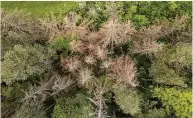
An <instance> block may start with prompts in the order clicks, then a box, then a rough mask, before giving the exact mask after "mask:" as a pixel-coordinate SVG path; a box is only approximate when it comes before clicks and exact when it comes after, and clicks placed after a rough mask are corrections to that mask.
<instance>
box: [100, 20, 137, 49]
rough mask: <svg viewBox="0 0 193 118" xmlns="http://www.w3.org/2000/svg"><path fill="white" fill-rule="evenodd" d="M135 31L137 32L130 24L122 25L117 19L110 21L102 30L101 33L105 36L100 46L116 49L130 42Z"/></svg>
mask: <svg viewBox="0 0 193 118" xmlns="http://www.w3.org/2000/svg"><path fill="white" fill-rule="evenodd" d="M134 31H135V30H134V28H133V27H132V25H131V23H130V22H128V23H127V24H121V23H119V22H118V20H117V19H110V20H109V21H108V22H107V23H106V24H105V25H104V26H103V27H102V28H101V29H100V33H101V34H103V38H102V39H101V41H100V44H101V45H102V46H103V47H107V46H110V47H114V46H117V45H119V44H123V43H125V42H127V41H129V40H130V38H131V35H132V34H133V32H134Z"/></svg>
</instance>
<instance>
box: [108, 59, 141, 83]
mask: <svg viewBox="0 0 193 118" xmlns="http://www.w3.org/2000/svg"><path fill="white" fill-rule="evenodd" d="M108 71H109V73H110V74H109V76H110V77H111V78H113V79H116V80H117V82H118V83H122V84H127V85H130V86H132V87H135V86H138V81H137V78H136V75H137V73H136V72H137V68H136V66H135V63H134V62H133V61H132V60H131V59H130V58H129V57H128V56H122V57H119V58H116V59H114V60H113V61H112V64H111V66H110V67H109V68H108Z"/></svg>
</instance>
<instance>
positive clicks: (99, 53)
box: [94, 45, 109, 60]
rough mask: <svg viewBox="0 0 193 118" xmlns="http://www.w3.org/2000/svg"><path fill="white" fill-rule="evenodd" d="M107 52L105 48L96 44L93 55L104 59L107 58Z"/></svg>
mask: <svg viewBox="0 0 193 118" xmlns="http://www.w3.org/2000/svg"><path fill="white" fill-rule="evenodd" d="M108 54H109V52H108V50H107V49H106V48H103V47H101V46H98V45H96V46H95V50H94V55H95V56H96V58H97V59H99V60H104V59H106V58H107V56H108Z"/></svg>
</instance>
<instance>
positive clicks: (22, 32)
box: [1, 9, 47, 40]
mask: <svg viewBox="0 0 193 118" xmlns="http://www.w3.org/2000/svg"><path fill="white" fill-rule="evenodd" d="M1 29H2V34H3V35H1V38H3V39H5V38H6V37H3V36H9V33H10V31H11V32H14V33H15V34H16V35H19V36H20V37H19V39H25V38H26V39H25V40H27V39H28V38H30V39H34V40H37V39H41V38H43V39H45V38H47V34H46V33H45V30H46V29H45V28H43V27H42V24H41V22H40V21H39V20H37V19H35V18H34V17H33V16H32V15H31V14H29V13H28V14H26V13H24V12H23V11H21V10H13V11H12V12H7V11H5V10H2V9H1Z"/></svg>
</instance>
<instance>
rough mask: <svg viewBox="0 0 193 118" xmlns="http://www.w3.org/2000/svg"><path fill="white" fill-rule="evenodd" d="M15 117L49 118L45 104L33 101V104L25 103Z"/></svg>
mask: <svg viewBox="0 0 193 118" xmlns="http://www.w3.org/2000/svg"><path fill="white" fill-rule="evenodd" d="M13 118H47V116H46V112H45V110H44V107H43V105H42V104H40V103H38V102H33V103H31V104H25V103H24V104H23V105H22V106H21V108H19V109H18V110H17V112H16V114H15V116H14V117H13Z"/></svg>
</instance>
